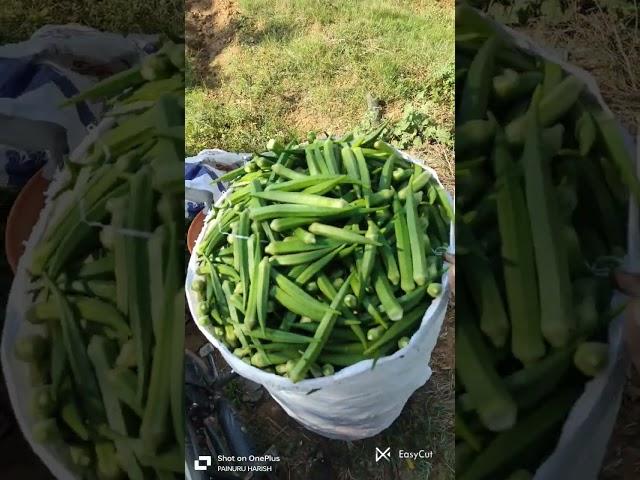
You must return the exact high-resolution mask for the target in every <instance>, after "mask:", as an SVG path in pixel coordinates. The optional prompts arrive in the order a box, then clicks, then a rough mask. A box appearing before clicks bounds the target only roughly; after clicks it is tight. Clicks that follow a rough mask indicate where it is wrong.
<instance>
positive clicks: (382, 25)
mask: <svg viewBox="0 0 640 480" xmlns="http://www.w3.org/2000/svg"><path fill="white" fill-rule="evenodd" d="M239 10H240V13H239V15H238V16H237V18H235V19H234V20H232V22H234V23H233V25H232V28H233V29H234V30H235V35H234V36H233V38H232V40H231V42H230V45H228V46H227V48H226V50H223V51H222V53H221V54H220V55H218V56H217V58H215V59H213V62H212V63H211V64H207V62H204V63H203V62H202V60H201V59H202V58H203V57H202V52H201V51H200V52H195V51H191V52H189V53H190V55H189V57H190V59H191V62H190V63H191V65H190V71H189V75H188V81H187V84H188V89H187V94H186V95H187V96H186V103H187V119H186V145H187V150H188V151H189V152H191V153H192V152H196V151H198V150H200V149H203V148H211V147H218V148H223V149H226V150H231V151H254V150H257V149H260V148H263V146H264V144H265V143H266V141H267V140H268V139H269V138H271V137H280V138H284V139H289V138H291V137H296V138H302V137H304V135H305V134H306V132H308V131H310V130H314V131H319V132H329V133H343V132H345V131H348V130H351V129H354V128H356V127H358V126H360V125H362V124H363V123H365V122H366V120H367V112H368V105H367V94H370V95H372V96H373V97H375V98H376V99H379V100H380V101H381V102H382V106H383V114H384V116H385V117H387V118H391V119H393V120H398V119H400V118H401V117H402V116H403V110H404V109H405V107H407V106H413V108H414V109H416V110H419V111H420V112H422V113H423V114H424V115H425V116H428V117H429V118H430V121H429V122H428V123H429V124H430V125H440V126H443V128H446V129H449V130H451V129H452V118H453V86H452V85H453V83H452V82H453V78H454V50H453V41H454V38H453V28H454V22H453V16H454V11H453V5H452V4H450V3H448V2H442V3H436V2H427V1H425V0H423V1H420V0H413V1H411V0H391V1H389V0H386V1H383V0H345V1H340V2H338V1H331V2H328V1H320V0H296V1H293V0H241V1H240V2H239ZM205 57H206V56H205ZM214 77H215V78H216V81H215V82H213V85H212V82H211V80H212V78H214ZM426 123H427V122H425V124H426Z"/></svg>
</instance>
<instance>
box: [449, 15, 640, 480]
mask: <svg viewBox="0 0 640 480" xmlns="http://www.w3.org/2000/svg"><path fill="white" fill-rule="evenodd" d="M456 88H457V92H456V94H457V95H456V96H457V105H456V179H457V184H456V193H457V198H456V202H457V203H456V208H457V212H458V216H457V225H456V227H457V232H458V238H459V242H458V249H457V251H458V258H457V262H458V272H459V277H460V278H459V282H458V286H457V292H456V349H457V350H456V374H457V378H458V383H457V394H456V422H455V425H456V428H455V430H456V439H457V444H456V464H457V465H456V472H457V474H459V475H460V478H462V479H464V480H482V479H486V480H489V479H490V480H500V479H506V478H508V479H510V480H511V479H527V478H532V474H533V473H534V472H535V471H536V469H537V467H538V466H539V465H540V464H541V463H542V462H543V461H544V459H545V458H546V457H547V456H548V455H549V453H551V451H552V450H553V449H554V448H555V445H556V442H557V439H558V436H559V432H560V429H561V427H562V424H563V423H564V421H565V419H566V418H567V415H568V412H569V410H570V409H571V407H572V405H573V404H574V403H575V401H576V399H577V398H578V397H579V396H580V394H581V393H582V391H583V390H584V384H585V382H587V381H588V380H589V379H590V378H591V377H593V376H595V375H597V374H598V373H599V372H601V371H602V370H603V369H605V368H606V364H607V355H608V347H607V343H606V342H607V328H608V323H609V322H610V320H611V319H612V318H614V317H615V316H616V314H617V313H619V310H618V311H617V312H616V311H613V310H612V307H611V298H612V293H613V290H614V285H613V284H612V282H611V281H610V279H609V277H608V275H607V274H608V272H609V270H610V268H611V266H612V265H615V263H616V261H618V260H620V259H622V257H623V256H624V253H625V249H626V244H625V231H626V225H627V221H626V219H627V208H628V207H627V205H628V202H627V197H628V195H629V194H630V193H631V194H633V195H634V196H636V197H638V198H640V184H639V183H638V180H637V178H636V177H635V175H634V173H633V167H632V162H631V158H630V154H629V153H628V152H627V151H626V150H625V144H624V140H623V137H622V134H621V131H620V130H619V128H618V125H617V123H616V121H615V120H614V118H612V117H611V116H610V114H608V113H606V112H604V111H603V110H602V109H601V108H600V106H599V105H598V104H597V103H596V102H595V100H593V98H592V97H591V96H590V95H589V93H588V92H587V91H586V88H585V85H584V84H583V82H582V81H581V80H580V79H579V78H577V77H575V76H573V75H571V74H569V73H567V72H565V71H563V69H562V68H561V67H560V66H559V65H558V64H556V63H554V62H552V61H549V60H545V59H542V58H539V57H536V56H534V55H532V54H530V53H526V52H524V51H521V50H518V49H517V48H516V47H515V46H513V44H512V43H510V41H509V39H508V38H506V37H505V36H504V35H502V34H501V33H498V32H496V31H495V30H494V28H493V26H492V25H490V24H488V23H487V22H486V21H485V20H484V19H482V18H481V17H480V16H479V15H478V14H477V13H476V12H475V11H474V10H472V9H470V8H468V7H459V8H458V11H457V14H456Z"/></svg>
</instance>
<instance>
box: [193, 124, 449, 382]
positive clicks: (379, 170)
mask: <svg viewBox="0 0 640 480" xmlns="http://www.w3.org/2000/svg"><path fill="white" fill-rule="evenodd" d="M383 128H384V126H383V127H381V128H379V129H377V131H375V132H372V133H371V134H369V135H366V136H354V135H353V134H350V135H347V136H345V137H344V138H340V139H334V138H325V139H317V138H314V136H310V138H309V142H307V143H305V144H298V145H296V144H290V145H288V146H286V147H284V146H282V145H280V144H278V142H275V141H271V142H269V144H268V146H267V150H268V151H267V152H265V153H263V154H259V155H255V156H253V158H252V159H251V160H250V161H249V162H248V163H247V164H246V165H244V166H242V167H240V168H237V169H235V170H233V171H231V172H229V173H228V174H226V175H225V176H224V177H222V178H220V179H219V181H220V182H230V186H231V190H230V193H229V194H228V195H227V196H226V197H225V198H224V200H223V201H222V203H220V204H219V205H218V206H217V207H216V208H214V209H213V211H212V212H210V214H209V216H208V219H209V220H208V222H207V223H206V225H205V227H204V232H203V234H202V236H201V239H200V241H199V243H198V244H197V245H196V249H195V253H196V255H197V261H198V267H197V274H198V276H197V278H196V280H195V281H194V283H193V285H192V288H193V290H194V292H195V293H196V296H197V299H198V312H197V315H198V316H197V319H196V320H197V322H198V323H199V324H200V325H206V326H207V328H208V329H209V331H210V332H211V333H212V334H213V335H214V336H215V337H216V338H217V339H218V340H219V341H221V342H223V343H224V344H225V345H226V346H227V347H228V348H229V350H231V351H232V352H233V354H234V355H236V356H237V357H239V358H240V359H242V360H243V361H244V362H246V363H247V364H250V365H253V366H254V367H257V368H261V369H263V370H266V371H268V372H272V373H275V374H278V375H282V376H285V377H288V378H289V379H291V381H293V382H298V381H300V380H303V379H304V378H309V377H311V378H313V377H319V376H328V375H332V374H333V373H334V372H336V371H337V370H339V369H341V368H343V367H347V366H349V365H352V364H355V363H357V362H360V361H362V360H366V359H376V358H378V357H381V356H385V355H389V354H392V353H393V352H395V351H396V350H398V349H401V348H403V347H405V346H406V345H407V344H408V342H409V337H410V336H411V335H412V334H413V333H414V332H415V331H416V330H417V329H418V327H419V326H420V323H421V320H422V319H423V317H424V314H425V312H426V310H427V307H428V306H429V305H430V303H431V301H432V299H433V298H435V297H437V296H438V295H440V294H441V292H442V286H441V279H442V275H443V270H444V268H445V267H444V264H443V255H442V254H443V252H444V251H445V250H446V248H447V244H448V239H449V226H450V222H451V219H452V216H453V212H452V207H451V203H450V201H449V200H448V197H447V194H446V192H445V191H444V189H443V188H442V187H441V186H440V184H439V183H438V182H437V180H436V179H435V178H433V177H432V176H431V173H430V172H429V171H427V170H426V169H424V168H423V167H422V166H420V165H417V164H415V165H414V164H411V163H410V162H408V161H406V160H405V159H403V158H402V157H401V155H400V154H398V152H397V151H395V150H394V149H392V148H391V147H390V146H389V145H388V144H386V143H384V142H383V141H381V140H379V139H377V137H378V135H379V134H380V132H381V131H382V129H383Z"/></svg>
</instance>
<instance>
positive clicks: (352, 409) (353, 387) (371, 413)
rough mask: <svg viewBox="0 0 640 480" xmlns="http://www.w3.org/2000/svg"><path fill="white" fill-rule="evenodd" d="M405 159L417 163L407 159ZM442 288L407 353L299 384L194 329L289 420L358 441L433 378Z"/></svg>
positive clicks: (193, 306)
mask: <svg viewBox="0 0 640 480" xmlns="http://www.w3.org/2000/svg"><path fill="white" fill-rule="evenodd" d="M403 157H404V158H405V159H407V160H409V161H411V162H414V163H419V162H418V160H416V159H414V158H411V157H409V156H407V155H405V154H403ZM425 168H426V169H427V170H428V171H429V172H431V174H432V175H433V178H435V179H436V180H437V181H438V183H440V181H439V180H438V177H437V175H436V172H435V171H433V170H432V169H431V168H429V167H425ZM222 198H224V197H222ZM449 200H450V201H451V199H449ZM220 201H221V200H219V202H220ZM203 232H204V230H203ZM203 232H201V234H200V237H199V238H198V240H197V241H196V245H197V244H198V243H199V242H200V240H201V237H202V235H203ZM454 240H455V236H454V227H453V224H452V225H451V230H450V251H451V252H453V251H454ZM195 251H196V250H195V249H194V252H195ZM196 267H197V265H196V255H195V253H194V254H192V256H191V259H190V261H189V266H188V270H187V280H186V285H185V290H186V292H187V301H188V303H189V308H190V310H191V313H192V316H193V317H194V318H197V317H198V316H197V315H196V314H195V312H197V311H198V301H197V299H196V297H195V295H194V294H193V292H192V290H191V284H192V282H193V280H194V279H195V278H196V277H197V275H196V273H195V272H196ZM442 286H443V289H442V294H441V295H440V296H438V297H437V298H435V299H434V300H433V302H432V303H431V305H430V306H429V308H428V309H427V311H426V312H425V315H424V317H423V319H422V322H421V324H420V327H419V329H418V330H417V331H416V333H415V334H414V335H413V337H412V338H411V341H410V342H409V345H407V346H406V347H405V348H403V349H401V350H399V351H397V352H396V353H394V354H393V355H390V356H388V357H384V358H381V359H379V360H378V361H377V362H376V364H375V367H373V368H372V366H373V360H365V361H361V362H359V363H357V364H355V365H351V366H349V367H346V368H343V369H342V370H340V371H339V372H338V373H336V374H334V375H331V376H329V377H322V378H315V379H309V380H302V381H301V382H298V383H293V382H291V380H289V379H288V378H285V377H282V376H279V375H275V374H272V373H267V372H265V371H263V370H260V369H258V368H255V367H253V366H250V365H247V364H246V363H244V362H243V361H242V360H240V359H239V358H238V357H236V356H235V355H233V353H232V352H231V351H229V349H228V348H227V347H226V345H224V344H223V343H222V342H220V341H218V340H217V339H216V338H215V337H214V336H213V335H212V334H211V332H210V331H209V329H208V328H207V327H206V326H198V328H199V329H200V331H201V332H202V333H203V334H204V336H205V337H206V338H207V339H208V340H209V341H210V342H211V343H212V344H213V345H214V346H215V347H216V348H217V349H218V350H219V351H220V353H221V354H222V356H223V357H224V359H225V360H226V361H227V363H228V364H229V365H230V366H231V368H233V370H235V371H236V372H237V373H238V374H239V375H241V376H242V377H245V378H248V379H249V380H251V381H253V382H256V383H259V384H260V385H262V386H263V387H264V388H265V389H266V390H267V391H268V392H269V393H270V394H271V396H272V397H273V398H274V399H275V400H276V401H277V402H278V403H279V404H280V405H281V406H282V408H283V409H284V410H285V411H286V412H287V413H288V414H289V415H290V416H291V417H292V418H294V419H295V420H297V421H298V422H300V423H301V424H302V425H304V426H305V427H306V428H308V429H309V430H311V431H313V432H316V433H318V434H320V435H323V436H325V437H328V438H334V439H340V440H360V439H363V438H367V437H371V436H373V435H376V434H378V433H380V432H381V431H383V430H384V429H386V428H387V427H389V426H390V425H391V424H392V423H393V421H394V420H395V419H396V418H397V417H398V416H399V415H400V412H402V408H403V407H404V405H405V403H406V402H407V400H408V399H409V397H410V396H411V394H412V393H413V392H414V391H415V390H416V389H418V388H419V387H421V386H422V385H424V384H425V383H426V381H427V380H428V379H429V377H430V376H431V368H429V361H430V357H431V352H432V350H433V348H434V346H435V344H436V341H437V339H438V335H439V334H440V329H441V327H442V322H443V320H444V316H445V313H446V310H447V303H448V299H449V281H448V275H447V273H445V274H444V275H443V278H442Z"/></svg>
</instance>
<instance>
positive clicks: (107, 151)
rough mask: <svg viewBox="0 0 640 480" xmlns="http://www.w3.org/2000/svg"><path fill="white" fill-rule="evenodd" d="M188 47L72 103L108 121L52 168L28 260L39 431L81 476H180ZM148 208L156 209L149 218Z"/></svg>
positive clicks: (27, 357) (20, 346)
mask: <svg viewBox="0 0 640 480" xmlns="http://www.w3.org/2000/svg"><path fill="white" fill-rule="evenodd" d="M183 90H184V45H182V44H173V43H167V44H165V46H164V47H163V48H162V49H161V50H160V51H159V52H158V53H157V54H155V55H153V56H150V57H147V58H146V59H145V60H144V61H143V63H142V64H141V65H140V66H138V67H134V68H132V69H130V70H127V71H125V72H123V73H119V74H116V75H115V76H113V77H110V78H108V79H106V80H104V81H102V82H100V83H98V84H97V85H95V86H94V87H93V88H92V89H91V90H89V91H87V92H83V93H81V94H80V95H79V96H78V97H76V98H74V99H72V103H73V102H76V101H80V100H85V99H87V100H92V101H95V100H101V99H104V100H105V102H106V104H107V105H108V111H107V113H106V115H107V116H110V117H112V118H113V119H114V120H115V124H114V125H113V127H111V128H110V129H108V130H106V131H104V132H103V133H101V135H100V137H99V138H98V139H97V140H96V142H95V143H94V144H93V146H92V147H90V148H89V150H88V151H87V152H86V154H85V155H84V157H83V158H81V159H80V160H79V161H77V162H72V161H71V160H69V161H68V162H67V163H66V165H65V166H64V168H63V169H62V170H61V171H60V172H59V173H58V175H60V176H61V178H60V177H59V178H58V181H59V182H64V183H63V184H64V187H63V188H61V190H60V191H59V192H58V193H57V195H56V196H55V198H53V199H51V200H50V202H53V205H52V207H53V210H52V214H51V217H50V219H49V220H48V225H47V226H46V230H45V232H44V234H43V236H42V239H41V240H40V241H39V242H38V243H37V245H35V247H34V250H33V252H32V253H33V257H32V261H31V263H30V264H29V265H28V266H27V269H28V272H29V274H30V276H31V280H32V284H33V296H34V303H33V304H32V306H31V307H30V308H29V310H28V311H27V314H26V317H27V320H28V321H29V322H31V323H33V324H34V325H35V326H36V328H37V329H38V331H39V333H37V334H34V335H29V336H25V337H23V338H21V339H19V341H18V342H17V345H16V354H17V355H18V357H19V358H20V359H22V360H24V361H26V362H28V366H29V372H30V379H31V383H32V385H33V391H32V392H33V393H32V395H31V397H30V398H25V399H24V400H25V401H26V402H29V412H30V414H31V417H32V420H33V423H34V427H33V432H32V434H33V438H34V439H35V440H36V441H38V442H42V443H44V444H46V445H47V446H49V447H50V448H51V449H55V450H56V451H58V452H61V453H62V455H63V458H61V460H62V461H63V463H64V462H66V464H67V465H69V468H70V469H71V470H72V471H73V472H74V473H75V478H87V479H100V480H103V479H104V480H109V479H118V478H130V479H138V480H142V479H148V478H162V479H173V478H182V476H183V471H184V460H183V456H184V455H183V446H182V445H183V443H184V433H183V430H184V428H183V422H184V409H183V405H182V404H183V399H182V391H183V371H182V370H183V343H184V342H183V340H182V339H183V338H184V310H183V309H184V289H183V288H182V287H181V286H182V281H181V278H182V276H183V261H184V260H183V257H182V254H181V252H180V242H181V239H182V230H183V224H184V221H183V219H182V217H183V201H184V200H183V195H184V193H183V192H184V186H183V185H184V180H183V177H184V173H183V151H184V140H183V133H182V132H183V129H184V104H183ZM149 212H153V214H152V215H150V214H149Z"/></svg>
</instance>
